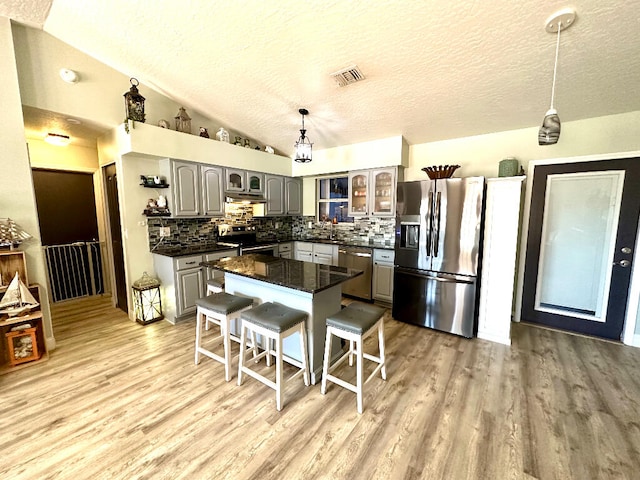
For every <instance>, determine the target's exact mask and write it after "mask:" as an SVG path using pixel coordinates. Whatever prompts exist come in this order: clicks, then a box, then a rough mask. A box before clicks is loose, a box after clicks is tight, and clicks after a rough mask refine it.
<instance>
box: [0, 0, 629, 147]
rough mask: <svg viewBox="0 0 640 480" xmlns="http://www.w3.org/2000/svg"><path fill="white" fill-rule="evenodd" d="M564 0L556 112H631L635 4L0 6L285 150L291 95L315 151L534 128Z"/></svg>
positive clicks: (388, 1)
mask: <svg viewBox="0 0 640 480" xmlns="http://www.w3.org/2000/svg"><path fill="white" fill-rule="evenodd" d="M567 6H571V7H573V8H575V10H576V11H577V20H576V22H575V24H574V25H573V26H572V27H571V28H569V29H568V30H566V31H564V32H563V34H562V36H561V44H560V56H559V67H558V81H557V87H556V102H555V105H556V107H557V109H558V111H559V114H560V118H561V120H562V121H563V122H566V121H571V120H578V119H584V118H590V117H598V116H602V115H609V114H615V113H622V112H628V111H635V110H640V81H639V79H640V55H638V52H640V35H638V31H640V0H626V1H607V0H599V1H598V0H576V1H573V2H572V3H570V4H565V3H563V2H557V1H555V0H521V1H518V2H514V1H512V0H495V1H491V2H481V1H477V0H468V1H451V0H420V1H419V0H395V1H394V0H352V1H337V0H310V1H302V2H301V1H299V0H297V1H293V0H273V1H268V2H265V1H262V0H245V1H218V0H215V1H197V0H162V1H158V2H140V1H138V2H132V1H130V0H92V1H84V0H53V1H50V0H26V1H11V0H10V1H5V2H2V4H1V5H0V15H4V16H7V17H10V18H12V19H14V20H16V21H18V22H22V23H25V24H27V25H30V26H35V27H37V28H43V29H44V30H45V31H46V32H48V33H49V34H51V35H53V36H54V37H57V38H58V39H60V40H62V41H64V42H66V43H68V44H69V45H71V46H73V47H75V48H77V49H79V50H81V51H83V52H85V53H87V54H89V55H91V56H92V57H95V58H96V59H98V60H100V61H101V62H103V63H105V64H107V65H109V66H111V67H113V68H115V69H116V70H119V71H121V72H123V73H126V74H127V75H132V76H135V77H137V78H138V79H139V80H140V81H141V82H142V83H144V84H146V85H152V86H154V88H157V89H158V91H161V92H164V93H165V94H167V95H168V96H170V97H171V98H174V99H175V100H176V101H177V102H179V103H183V104H184V106H185V107H187V108H188V109H192V110H195V111H199V112H200V113H202V114H203V115H206V116H209V117H211V118H216V119H219V120H220V121H221V122H222V123H223V124H224V125H227V126H229V127H231V128H233V129H234V130H237V131H240V132H243V133H244V134H246V135H247V136H249V137H251V138H254V139H256V140H258V141H260V142H262V143H263V144H271V145H273V146H274V147H276V148H277V149H279V150H280V151H282V152H290V151H291V146H292V144H293V142H294V141H295V139H296V138H297V136H298V129H299V128H300V115H299V114H298V109H299V108H301V107H304V108H307V109H308V110H309V112H310V114H309V116H308V117H307V118H306V121H305V122H306V127H307V130H308V136H309V137H310V138H311V140H312V141H313V142H314V143H315V147H314V148H328V147H334V146H339V145H345V144H351V143H355V142H361V141H367V140H373V139H378V138H385V137H390V136H395V135H402V136H404V137H405V138H406V139H407V141H408V142H409V144H418V143H425V142H430V141H437V140H443V139H449V138H456V137H464V136H470V135H477V134H483V133H491V132H497V131H504V130H512V129H518V128H525V127H534V126H538V125H539V124H540V123H541V121H542V118H543V116H544V114H545V112H546V110H547V109H548V107H549V103H550V95H551V80H552V74H553V62H554V56H555V46H556V36H555V35H552V34H549V33H547V32H546V31H545V28H544V27H545V21H546V19H547V18H548V17H549V16H550V15H552V14H553V13H554V12H556V11H557V10H559V9H561V8H563V7H567ZM352 65H357V66H358V67H359V68H360V70H361V71H362V73H363V74H364V77H365V79H364V80H363V81H361V82H358V83H355V84H352V85H348V86H344V87H340V86H338V85H337V84H336V82H335V81H334V79H333V78H332V77H331V75H330V74H331V73H333V72H335V71H338V70H340V69H343V68H345V67H350V66H352Z"/></svg>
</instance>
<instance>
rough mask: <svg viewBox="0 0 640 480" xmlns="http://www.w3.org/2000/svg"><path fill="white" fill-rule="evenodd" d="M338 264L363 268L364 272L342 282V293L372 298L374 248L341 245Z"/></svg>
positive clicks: (366, 298)
mask: <svg viewBox="0 0 640 480" xmlns="http://www.w3.org/2000/svg"><path fill="white" fill-rule="evenodd" d="M338 265H339V266H341V267H347V268H354V269H356V270H362V271H363V272H364V273H363V274H362V275H359V276H357V277H356V278H352V279H351V280H349V281H348V282H345V283H343V284H342V293H343V294H345V295H351V296H353V297H358V298H362V299H365V300H371V273H372V270H373V250H372V249H371V248H366V247H340V248H339V249H338Z"/></svg>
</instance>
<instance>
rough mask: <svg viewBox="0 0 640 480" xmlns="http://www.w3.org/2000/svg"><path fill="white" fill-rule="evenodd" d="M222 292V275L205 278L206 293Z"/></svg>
mask: <svg viewBox="0 0 640 480" xmlns="http://www.w3.org/2000/svg"><path fill="white" fill-rule="evenodd" d="M220 292H224V277H222V278H212V279H211V280H207V294H209V293H220Z"/></svg>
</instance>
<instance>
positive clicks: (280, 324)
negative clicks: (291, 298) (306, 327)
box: [241, 302, 307, 333]
mask: <svg viewBox="0 0 640 480" xmlns="http://www.w3.org/2000/svg"><path fill="white" fill-rule="evenodd" d="M241 318H242V319H243V320H246V321H247V322H251V323H253V324H254V325H258V326H260V327H263V328H266V329H267V330H271V331H272V332H276V333H282V332H284V331H286V330H289V329H290V328H291V327H294V326H296V325H297V324H299V323H300V322H304V321H305V320H306V319H307V312H303V311H301V310H295V309H293V308H289V307H285V306H284V305H278V304H277V303H271V302H267V303H263V304H262V305H258V306H257V307H256V308H252V309H251V310H248V311H246V312H244V313H243V314H242V316H241Z"/></svg>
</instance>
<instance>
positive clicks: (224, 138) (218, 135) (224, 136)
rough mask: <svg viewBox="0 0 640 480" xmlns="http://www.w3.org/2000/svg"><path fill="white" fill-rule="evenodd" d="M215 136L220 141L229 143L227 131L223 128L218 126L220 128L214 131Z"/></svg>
mask: <svg viewBox="0 0 640 480" xmlns="http://www.w3.org/2000/svg"><path fill="white" fill-rule="evenodd" d="M216 138H217V139H218V140H219V141H220V142H227V143H229V132H227V131H226V130H225V129H224V128H222V127H220V130H218V132H217V133H216Z"/></svg>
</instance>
